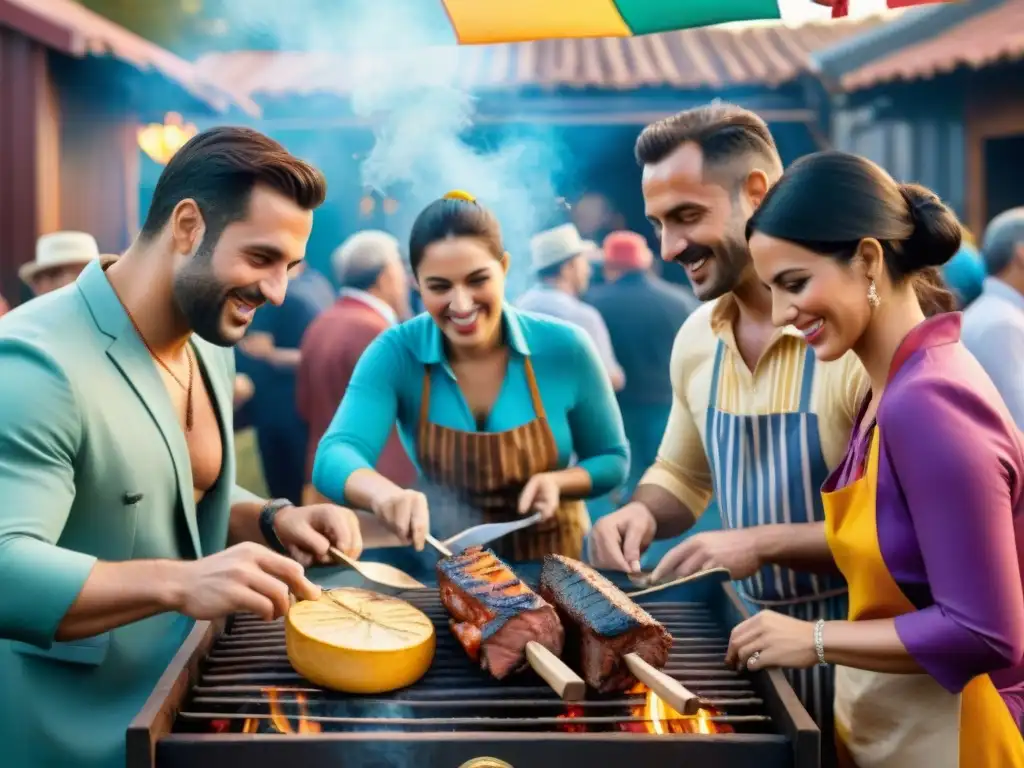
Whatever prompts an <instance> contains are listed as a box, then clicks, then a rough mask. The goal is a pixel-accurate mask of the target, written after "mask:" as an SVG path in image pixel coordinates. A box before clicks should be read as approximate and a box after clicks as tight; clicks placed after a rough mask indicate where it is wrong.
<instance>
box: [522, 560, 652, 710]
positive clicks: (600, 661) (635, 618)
mask: <svg viewBox="0 0 1024 768" xmlns="http://www.w3.org/2000/svg"><path fill="white" fill-rule="evenodd" d="M540 594H541V597H543V598H544V599H545V600H547V601H548V602H549V603H551V604H552V605H554V606H555V607H556V608H557V609H558V613H559V616H560V617H561V619H562V622H563V624H564V625H565V632H566V662H567V663H568V664H569V665H570V666H573V667H574V668H575V669H576V670H577V671H578V672H579V673H580V675H582V677H583V679H584V680H586V681H587V685H589V686H590V687H592V688H595V689H597V690H598V691H600V692H602V693H607V692H609V691H623V690H626V689H628V688H630V687H631V686H633V685H634V684H635V683H636V678H635V677H633V675H632V673H630V671H629V667H628V666H626V663H625V661H624V660H623V657H624V656H625V655H626V654H629V653H635V654H637V655H638V656H639V657H640V658H642V659H643V660H644V661H646V662H647V663H648V664H650V665H651V666H654V667H657V668H658V669H661V668H662V667H664V666H665V664H666V662H668V653H669V650H670V649H671V647H672V635H670V634H669V633H668V630H667V629H665V627H663V626H662V625H661V624H660V623H659V622H657V621H656V620H655V619H654V617H653V616H651V615H650V614H649V613H647V611H645V610H644V609H643V608H641V607H640V606H638V605H637V604H636V603H634V602H633V601H632V600H630V599H629V597H628V596H627V595H626V593H625V592H623V591H622V590H621V589H619V588H618V587H616V586H615V585H614V584H612V583H611V582H610V581H608V579H606V578H605V577H604V576H602V575H601V574H599V573H598V572H597V571H595V570H593V569H592V568H590V567H588V566H586V565H584V564H583V563H581V562H579V561H578V560H573V559H572V558H569V557H565V556H564V555H548V556H547V557H545V558H544V567H543V569H542V571H541V577H540Z"/></svg>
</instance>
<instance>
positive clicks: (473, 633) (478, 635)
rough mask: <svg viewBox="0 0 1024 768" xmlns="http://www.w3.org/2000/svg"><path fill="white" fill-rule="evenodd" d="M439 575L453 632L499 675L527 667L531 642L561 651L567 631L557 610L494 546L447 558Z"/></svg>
mask: <svg viewBox="0 0 1024 768" xmlns="http://www.w3.org/2000/svg"><path fill="white" fill-rule="evenodd" d="M437 574H438V583H439V587H440V593H441V602H442V603H444V606H445V608H446V609H447V610H448V613H449V614H451V616H452V618H451V620H450V621H449V624H450V626H451V630H452V633H453V634H454V635H455V637H456V638H457V639H458V641H459V643H460V644H461V645H462V647H463V648H464V649H465V650H466V653H467V654H469V657H470V658H471V659H473V660H474V661H479V662H480V667H481V668H482V669H484V670H487V671H488V672H490V673H491V674H492V675H493V676H494V677H495V678H496V679H498V680H501V679H503V678H505V677H507V676H508V675H509V674H512V673H514V672H519V671H522V670H523V669H525V668H526V666H527V664H528V661H527V656H526V646H527V645H528V644H529V643H530V642H537V643H540V644H541V645H542V646H544V647H545V648H547V649H548V650H549V651H551V652H552V653H553V654H555V655H556V656H558V655H559V654H561V652H562V646H563V643H564V640H565V635H564V631H563V629H562V623H561V621H560V620H559V618H558V614H557V613H556V612H555V609H554V608H553V607H552V606H551V605H549V604H548V603H547V602H546V601H544V600H543V599H541V598H540V597H539V596H538V595H537V594H536V593H535V592H534V591H533V590H532V589H530V588H529V587H528V586H527V585H526V584H524V583H523V582H522V581H521V580H520V579H519V578H518V577H516V575H515V574H514V573H513V572H512V570H511V569H510V568H509V567H508V566H507V565H506V564H505V563H503V562H502V561H501V560H500V559H499V558H498V557H497V555H495V554H494V553H493V552H491V551H490V550H485V549H482V548H480V547H471V548H469V549H467V550H466V551H465V552H462V553H460V554H458V555H453V556H452V557H446V558H444V559H442V560H441V561H440V562H438V564H437Z"/></svg>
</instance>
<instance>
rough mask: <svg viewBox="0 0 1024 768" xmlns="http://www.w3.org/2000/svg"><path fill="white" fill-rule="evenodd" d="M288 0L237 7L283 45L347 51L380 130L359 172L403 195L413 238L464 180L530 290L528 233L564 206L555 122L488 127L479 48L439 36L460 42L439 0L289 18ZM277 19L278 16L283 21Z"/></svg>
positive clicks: (359, 97) (511, 120)
mask: <svg viewBox="0 0 1024 768" xmlns="http://www.w3.org/2000/svg"><path fill="white" fill-rule="evenodd" d="M300 4H301V3H300ZM259 5H265V7H264V8H259V7H257V6H259ZM279 6H280V4H278V7H277V8H273V7H272V4H270V3H264V2H262V1H261V2H260V3H258V4H257V3H246V4H245V5H244V6H239V13H244V14H245V17H246V19H249V20H252V19H254V18H259V19H261V22H260V23H261V24H262V28H263V31H264V33H268V34H269V33H272V34H274V35H275V36H276V46H275V47H278V48H280V49H283V50H310V51H314V50H315V51H333V52H342V53H343V54H344V60H345V64H346V66H347V67H348V71H347V72H345V73H343V75H342V73H339V76H344V78H345V80H346V81H347V82H349V83H351V106H352V110H353V112H354V113H355V114H356V115H357V116H358V117H360V118H363V119H365V120H366V121H367V122H368V124H369V125H370V126H371V128H372V131H373V135H374V143H373V148H372V150H371V151H370V152H369V153H368V154H366V155H364V156H362V157H361V167H360V180H359V181H360V182H361V183H362V185H363V186H364V187H365V188H367V189H372V190H375V191H377V192H379V193H381V194H383V195H390V196H391V197H395V198H397V199H398V200H400V202H401V209H400V212H399V214H398V215H397V216H393V217H392V219H393V220H394V225H395V226H394V234H395V235H396V236H398V237H399V239H400V240H402V241H403V243H407V242H408V233H409V228H410V226H411V224H412V221H413V219H414V218H415V216H416V214H417V213H419V211H420V210H422V209H423V207H424V206H426V205H427V204H428V203H429V202H431V201H432V200H434V199H436V198H438V197H440V196H442V195H443V194H445V193H446V192H448V191H450V190H452V189H464V190H466V191H468V192H470V193H471V194H473V195H475V196H476V197H477V199H478V200H479V201H480V202H481V203H482V204H483V205H485V206H487V207H489V208H491V209H492V210H493V211H494V212H495V214H496V215H497V216H498V219H499V221H500V222H501V225H502V231H503V234H504V239H505V247H506V248H507V249H508V250H509V251H510V253H511V254H512V270H511V272H510V275H509V294H510V296H514V295H516V293H518V292H519V291H520V290H522V288H524V287H525V282H526V279H527V276H528V274H529V269H528V265H529V253H528V240H529V238H530V236H531V235H533V234H534V233H535V232H537V231H538V230H540V229H543V228H545V227H547V226H549V225H551V224H552V223H560V222H558V221H557V219H558V218H559V216H562V217H564V215H565V212H564V210H561V209H560V202H559V201H560V200H561V198H560V196H559V193H558V190H557V180H558V176H559V174H560V171H561V163H560V160H559V158H560V156H562V152H561V151H560V147H559V142H558V139H557V138H556V134H555V132H554V131H553V130H552V129H550V128H545V127H538V126H535V125H528V124H527V123H526V122H525V121H524V120H518V121H517V120H516V116H515V115H511V116H505V117H504V118H503V120H502V121H500V122H499V121H495V120H494V119H493V116H492V119H491V120H489V121H485V122H486V123H487V124H486V125H483V126H481V115H480V113H479V107H480V97H481V95H482V94H481V92H479V91H475V90H474V83H473V82H472V80H473V78H472V77H471V76H469V75H468V73H467V68H466V67H467V63H466V62H467V59H468V58H474V57H473V56H472V55H470V56H467V55H466V54H467V51H466V49H463V48H459V47H457V46H455V45H453V44H447V45H438V44H437V43H438V42H439V41H445V40H447V41H453V36H452V35H451V32H450V27H449V26H448V21H447V18H446V17H444V16H443V11H442V10H440V9H441V3H440V0H397V1H396V0H369V1H364V0H343V1H341V2H337V3H336V4H335V5H334V6H332V7H331V9H330V10H324V7H323V4H322V3H321V4H319V7H318V8H317V10H316V11H315V13H311V14H302V13H295V14H292V13H289V14H288V18H283V17H281V9H280V7H279ZM289 6H290V7H291V10H295V9H294V5H293V4H292V3H289ZM243 8H244V10H243ZM261 11H267V12H268V13H269V14H270V15H269V16H267V15H263V14H261ZM254 14H255V16H254ZM296 17H298V18H296ZM270 19H275V22H274V23H273V29H271V28H270V26H271V24H270V23H269V22H270ZM300 19H301V21H300ZM471 53H472V52H471ZM512 95H513V94H512V93H509V96H512ZM491 100H492V101H494V102H496V103H504V104H506V105H507V104H508V103H509V102H508V99H505V98H498V99H494V98H493V97H491ZM329 181H332V180H330V179H329ZM334 183H336V182H334ZM343 183H351V181H349V180H345V181H344V182H343Z"/></svg>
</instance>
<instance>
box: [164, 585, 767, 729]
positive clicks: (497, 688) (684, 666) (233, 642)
mask: <svg viewBox="0 0 1024 768" xmlns="http://www.w3.org/2000/svg"><path fill="white" fill-rule="evenodd" d="M403 599H405V600H408V601H409V602H411V603H412V604H413V605H415V606H416V607H417V608H419V609H420V610H422V611H423V612H424V613H426V614H427V615H428V616H429V617H430V618H431V619H432V620H433V621H434V624H435V627H436V629H437V651H436V654H435V656H434V662H433V664H432V665H431V668H430V670H429V671H428V672H427V674H426V675H425V676H424V677H423V678H422V679H421V680H420V681H419V682H417V683H416V684H415V685H413V686H411V687H409V688H407V689H404V690H401V691H397V692H395V693H393V694H390V695H387V696H384V697H381V696H373V697H369V696H348V695H345V694H339V693H334V692H330V691H325V690H323V689H321V688H318V687H315V686H312V685H310V684H309V683H308V682H307V681H306V680H304V679H303V678H302V677H301V676H300V675H298V674H297V673H296V672H294V671H293V670H292V668H291V665H290V664H289V662H288V657H287V654H286V652H285V641H284V626H283V623H282V622H281V621H276V622H273V623H266V622H263V621H260V620H258V619H254V618H248V617H238V618H236V619H235V620H234V621H233V622H232V624H231V627H230V628H229V629H228V631H227V632H226V633H225V634H223V635H222V636H221V637H220V638H219V640H218V641H217V643H216V644H215V645H214V647H213V649H212V651H211V653H210V655H209V656H208V657H207V659H206V664H205V669H204V670H203V673H202V676H201V677H200V680H199V683H198V685H197V686H196V687H195V688H193V690H192V695H191V696H190V698H189V700H188V701H187V703H186V705H185V708H184V710H183V711H181V712H180V713H179V714H178V719H177V723H176V730H178V731H188V732H196V731H200V732H203V731H205V732H209V731H210V730H211V729H216V730H217V731H218V732H225V731H242V730H244V729H245V728H246V722H247V721H250V722H249V724H248V728H249V732H263V731H268V732H271V731H276V732H283V733H292V732H307V733H308V732H317V731H319V732H324V731H331V730H353V729H358V730H363V731H365V730H402V731H408V730H412V729H415V730H424V729H427V730H429V729H443V730H446V731H457V730H472V731H480V730H523V729H526V730H530V731H545V730H546V731H562V730H565V726H566V721H567V719H571V721H572V725H574V726H586V730H585V732H600V731H616V730H630V731H632V730H634V729H633V728H632V727H630V726H631V725H632V724H634V723H636V724H643V723H645V722H650V721H651V719H652V718H656V717H657V715H656V714H655V715H652V714H651V710H652V709H653V711H654V712H655V713H658V712H661V713H662V714H664V711H663V710H662V709H661V707H657V705H656V707H657V708H652V707H650V706H648V705H647V704H648V701H647V700H648V698H649V695H648V694H647V693H646V691H643V690H639V691H637V692H636V693H634V694H620V695H618V696H602V697H596V696H592V698H593V700H588V701H584V702H579V703H576V704H573V705H572V706H571V708H570V707H567V706H566V704H565V703H564V702H562V701H561V700H560V699H558V698H557V697H556V696H555V694H554V693H553V692H552V691H551V689H550V688H548V687H547V686H546V685H545V684H544V682H543V681H542V680H540V679H539V678H538V677H536V676H535V675H534V674H533V673H532V672H530V671H527V672H525V673H523V674H521V675H518V676H516V677H515V678H513V679H506V680H504V681H500V682H499V681H496V680H494V679H493V678H491V677H490V676H489V675H488V674H486V673H485V672H482V671H481V670H480V669H479V668H477V667H475V665H474V664H473V663H472V662H471V661H470V660H469V659H468V658H467V657H466V654H465V652H464V651H463V650H462V648H461V647H460V646H459V644H458V642H457V641H456V640H455V638H454V637H453V636H452V635H451V632H450V631H449V629H448V625H447V622H448V615H447V613H446V612H445V609H444V606H442V605H441V602H440V600H439V599H438V597H437V595H436V594H435V593H429V594H426V595H419V594H416V593H408V594H406V595H403ZM644 607H645V608H646V609H647V610H648V611H649V612H650V613H651V614H652V615H654V616H655V618H657V619H658V620H659V621H661V622H662V623H663V624H664V625H665V627H666V628H667V629H668V630H669V632H671V633H672V635H673V636H674V637H676V638H677V640H676V641H675V643H674V644H673V647H672V652H671V655H670V656H669V661H668V664H667V665H666V667H665V670H664V671H665V672H666V673H667V674H669V675H671V676H672V677H674V678H676V679H677V680H679V681H681V682H682V683H683V684H684V685H685V686H686V687H687V688H689V689H690V690H691V691H693V692H694V693H696V694H697V695H698V696H700V697H701V698H702V699H704V700H705V701H707V703H708V704H709V705H710V708H711V710H710V711H709V712H708V713H707V714H705V715H704V717H703V720H704V721H705V722H710V723H711V724H712V725H713V726H720V728H712V730H721V731H726V730H735V731H744V732H765V731H772V730H773V728H772V723H771V718H770V717H769V716H768V715H766V714H765V712H764V706H763V701H762V700H761V698H760V697H759V696H758V695H757V693H756V692H755V690H754V686H753V683H752V681H751V680H750V678H749V677H747V676H744V675H741V674H739V673H738V672H736V671H735V670H732V669H728V668H726V667H725V665H724V664H723V659H724V657H725V650H726V646H727V641H726V639H725V637H724V635H723V632H722V629H721V627H720V626H719V625H718V624H717V623H716V622H715V620H714V617H713V616H712V614H711V612H710V610H709V609H708V608H707V607H706V606H702V605H699V604H681V603H651V604H645V606H644ZM637 710H639V711H637ZM668 714H669V717H670V718H672V719H675V718H680V719H682V716H681V715H678V714H677V713H668ZM657 719H658V720H661V719H668V718H657ZM686 719H690V720H695V719H697V718H696V717H694V718H686ZM253 721H255V722H257V723H258V722H259V721H265V722H266V726H267V727H262V726H259V725H253ZM211 723H216V724H215V725H211ZM650 724H651V728H650V732H652V733H655V732H658V733H660V732H661V730H659V729H660V725H659V724H656V723H654V722H651V723H650ZM311 726H312V730H311ZM666 730H667V729H666ZM577 732H578V731H577Z"/></svg>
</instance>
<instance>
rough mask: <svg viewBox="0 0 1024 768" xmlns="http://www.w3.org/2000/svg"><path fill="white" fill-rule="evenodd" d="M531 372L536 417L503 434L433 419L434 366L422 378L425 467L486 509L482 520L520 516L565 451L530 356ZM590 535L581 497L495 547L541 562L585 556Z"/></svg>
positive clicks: (437, 481)
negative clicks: (538, 481) (534, 487)
mask: <svg viewBox="0 0 1024 768" xmlns="http://www.w3.org/2000/svg"><path fill="white" fill-rule="evenodd" d="M525 371H526V381H527V383H528V384H529V387H530V397H531V399H532V401H533V410H534V413H535V414H536V416H535V418H534V419H533V420H532V421H529V422H527V423H526V424H523V425H522V426H519V427H515V428H514V429H508V430H505V431H504V432H465V431H463V430H458V429H450V428H449V427H442V426H440V425H439V424H434V423H433V422H431V421H430V368H429V367H428V368H427V370H426V372H425V374H424V376H423V401H422V403H421V405H420V420H419V431H418V440H417V442H416V455H417V460H418V461H419V465H420V469H421V470H422V472H423V476H424V478H425V479H426V480H427V481H428V482H429V483H431V484H434V485H437V486H440V487H441V488H443V489H445V490H446V491H448V492H451V493H452V494H453V495H455V496H456V497H457V498H459V499H460V500H461V501H463V502H465V503H468V504H469V505H471V506H472V507H473V508H475V509H476V510H479V512H480V514H481V516H482V519H481V520H480V521H479V522H480V523H499V522H506V521H509V520H516V519H518V518H519V513H518V509H517V507H518V504H519V494H520V493H521V492H522V489H523V486H524V485H526V482H527V481H528V480H529V479H530V478H531V477H533V476H534V475H536V474H539V473H541V472H551V471H555V470H558V469H559V466H558V446H557V445H556V444H555V436H554V434H552V432H551V426H550V425H549V424H548V420H547V416H546V415H545V413H544V404H543V403H542V402H541V398H540V391H539V390H538V389H537V379H536V377H535V376H534V374H533V366H532V365H531V363H530V359H529V358H526V360H525ZM433 503H436V502H433ZM441 503H443V501H442V502H441ZM433 514H434V513H433V512H432V516H433ZM471 524H472V525H477V524H479V523H478V522H473V523H471ZM589 530H590V517H589V515H588V514H587V508H586V505H585V504H584V503H583V502H582V501H579V500H575V499H574V500H563V501H562V503H561V504H560V505H559V507H558V510H557V511H556V512H555V515H554V517H553V518H552V519H550V520H548V521H545V522H542V523H538V524H537V525H534V526H532V527H530V528H527V529H525V530H523V531H517V532H515V533H512V534H510V535H508V536H506V537H505V538H503V539H500V540H498V541H496V542H494V543H493V544H492V545H491V548H492V549H493V550H494V551H495V553H496V554H497V555H498V556H499V557H501V558H504V559H510V560H512V561H520V562H521V561H524V560H540V559H542V558H543V557H544V555H548V554H561V555H567V556H569V557H575V558H579V557H580V556H581V554H582V551H583V537H584V536H585V535H586V534H587V531H589Z"/></svg>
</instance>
